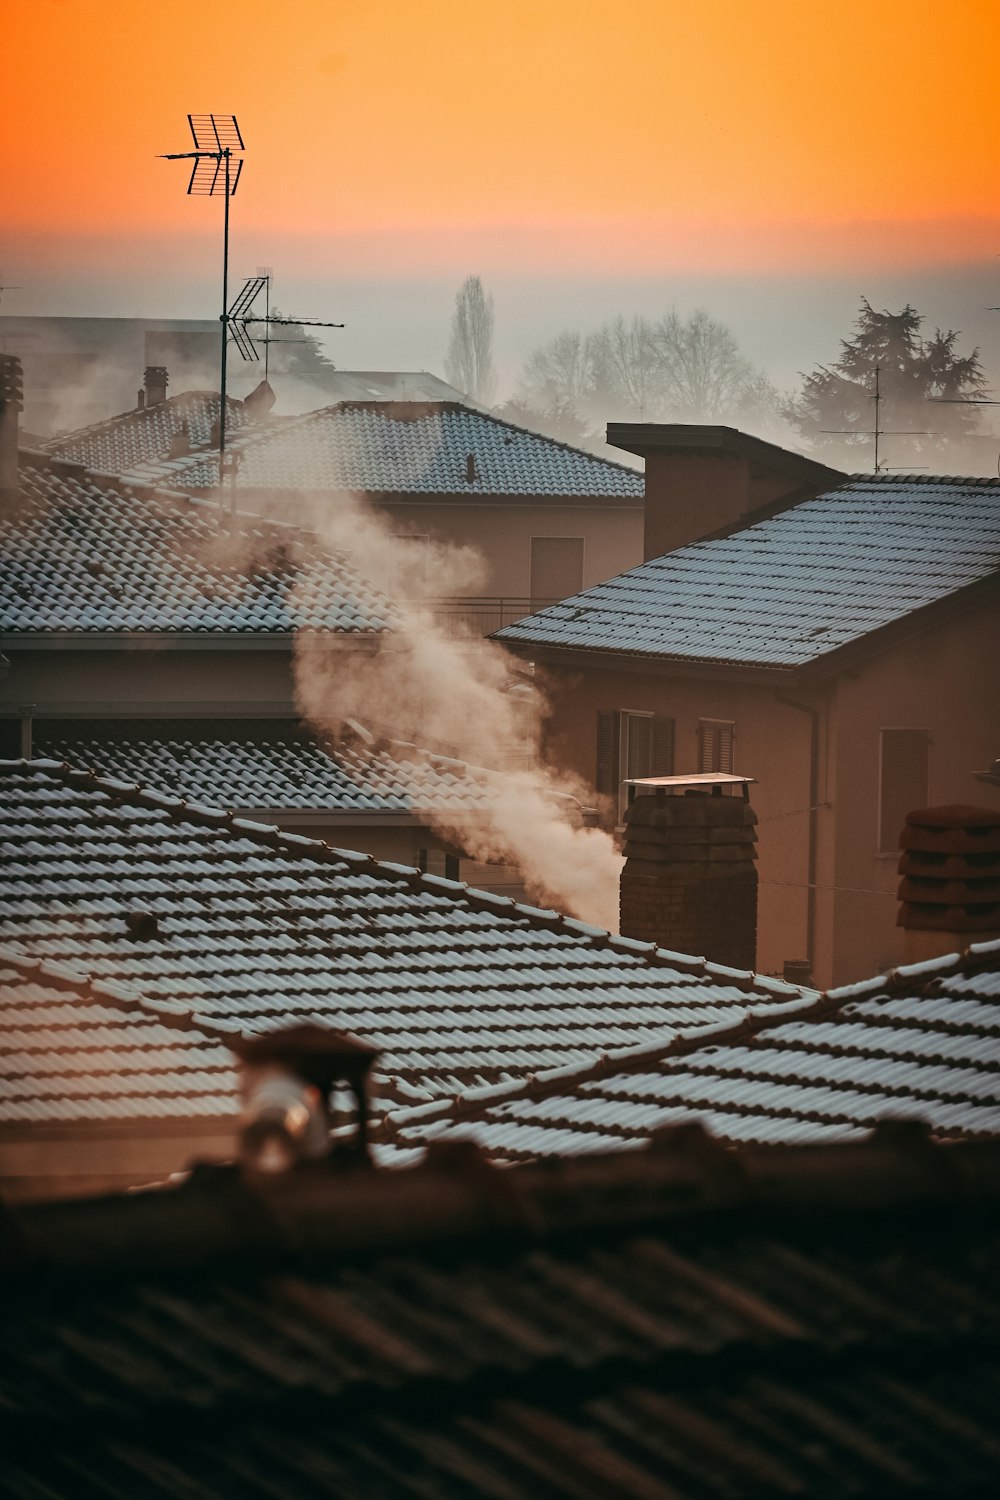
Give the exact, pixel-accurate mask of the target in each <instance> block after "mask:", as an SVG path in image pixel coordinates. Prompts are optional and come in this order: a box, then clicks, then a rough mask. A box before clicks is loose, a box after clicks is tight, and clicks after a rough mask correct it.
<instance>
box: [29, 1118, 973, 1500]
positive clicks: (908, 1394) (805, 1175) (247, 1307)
mask: <svg viewBox="0 0 1000 1500" xmlns="http://www.w3.org/2000/svg"><path fill="white" fill-rule="evenodd" d="M998 1153H1000V1148H998V1146H997V1145H996V1144H995V1143H993V1144H991V1145H988V1146H981V1147H976V1146H969V1145H961V1146H952V1147H935V1146H932V1145H929V1144H926V1143H924V1142H921V1141H915V1142H909V1141H908V1140H905V1139H898V1138H896V1139H893V1138H891V1137H889V1136H886V1135H883V1136H882V1137H881V1138H880V1139H876V1140H873V1141H872V1142H870V1143H866V1144H864V1145H862V1146H859V1147H854V1148H851V1147H848V1148H833V1149H830V1148H812V1149H806V1150H802V1151H798V1152H795V1151H791V1152H789V1151H788V1150H786V1149H781V1150H777V1151H775V1150H771V1151H758V1152H756V1153H744V1154H742V1155H741V1156H740V1157H737V1158H734V1157H733V1156H732V1154H731V1153H726V1152H724V1151H720V1150H719V1149H718V1148H717V1147H716V1148H713V1145H712V1143H711V1141H709V1140H700V1139H698V1140H693V1141H692V1140H688V1141H685V1140H683V1139H682V1140H680V1141H673V1142H664V1143H662V1145H661V1147H660V1149H659V1150H657V1151H649V1152H643V1153H638V1154H636V1155H634V1156H632V1157H631V1158H624V1157H610V1158H604V1159H603V1160H602V1159H595V1158H592V1159H590V1160H588V1161H586V1162H580V1163H573V1164H558V1165H557V1166H555V1167H552V1166H547V1167H546V1168H545V1169H544V1170H543V1169H539V1168H532V1167H521V1168H514V1169H512V1170H510V1171H509V1172H506V1173H504V1174H503V1178H502V1180H501V1178H500V1174H495V1173H493V1172H492V1171H491V1169H490V1168H489V1167H488V1166H486V1165H485V1164H483V1163H481V1162H477V1161H474V1160H473V1161H469V1162H467V1163H465V1164H463V1162H462V1160H461V1159H459V1158H456V1157H455V1156H454V1154H451V1155H449V1157H448V1158H446V1159H444V1160H442V1161H441V1162H440V1163H439V1164H438V1163H434V1162H428V1163H427V1164H426V1165H424V1166H422V1167H419V1168H416V1169H414V1170H413V1171H404V1172H398V1173H377V1172H363V1171H362V1172H358V1171H354V1172H351V1173H337V1172H331V1173H324V1172H323V1171H322V1170H321V1169H319V1170H317V1169H315V1168H313V1169H312V1170H309V1171H306V1172H304V1173H291V1174H289V1175H288V1176H287V1177H286V1178H284V1179H281V1178H279V1179H276V1180H274V1181H272V1182H271V1183H268V1182H261V1181H260V1179H259V1178H258V1179H257V1181H256V1182H251V1181H248V1180H247V1179H246V1178H243V1177H242V1176H241V1175H240V1174H239V1173H236V1172H227V1171H224V1170H223V1171H217V1172H211V1173H205V1174H203V1175H201V1176H200V1177H197V1178H195V1179H194V1180H192V1181H191V1182H190V1183H189V1184H188V1185H187V1186H186V1187H184V1188H183V1189H181V1190H178V1191H170V1190H166V1191H161V1192H153V1193H143V1194H133V1195H131V1196H129V1197H123V1198H117V1199H104V1200H102V1201H95V1202H90V1203H78V1204H76V1205H74V1204H46V1205H39V1206H36V1207H34V1208H24V1207H22V1208H19V1209H15V1210H14V1211H13V1212H11V1213H10V1214H9V1215H6V1216H5V1223H4V1227H3V1231H2V1233H0V1253H2V1255H3V1261H4V1267H5V1285H6V1290H7V1293H8V1295H7V1297H6V1299H5V1305H4V1311H3V1314H2V1324H0V1332H2V1337H3V1343H4V1350H5V1358H4V1362H3V1368H2V1371H0V1445H2V1452H3V1459H2V1462H3V1466H4V1480H5V1492H6V1493H8V1494H11V1495H15V1496H18V1497H23V1500H29V1497H30V1500H36V1497H41V1496H45V1497H46V1500H78V1497H80V1496H81V1495H83V1494H86V1495H87V1496H88V1497H93V1500H104V1497H107V1500H111V1497H121V1496H126V1495H127V1496H128V1497H129V1500H153V1497H159V1496H163V1495H192V1496H195V1495H196V1496H198V1497H199V1500H223V1497H226V1500H229V1497H231V1496H233V1495H237V1494H238V1495H240V1496H243V1497H246V1500H265V1497H266V1500H276V1497H288V1500H291V1497H293V1496H294V1497H295V1500H307V1497H316V1500H318V1497H320V1496H329V1495H337V1496H342V1497H350V1500H355V1497H356V1500H371V1497H375V1496H378V1497H379V1500H403V1497H408V1500H412V1497H414V1496H421V1497H423V1500H482V1497H487V1496H488V1497H491V1500H515V1497H521V1496H526V1495H530V1496H532V1497H533V1500H618V1497H621V1496H635V1497H638V1500H708V1497H714V1496H719V1495H726V1496H729V1497H732V1500H774V1496H776V1495H789V1496H798V1497H800V1500H833V1497H840V1496H844V1495H852V1496H856V1497H859V1500H912V1497H914V1496H917V1495H941V1496H944V1495H947V1496H949V1497H952V1500H985V1497H986V1496H989V1495H994V1494H996V1492H997V1489H998V1487H1000V1441H998V1438H997V1433H996V1404H997V1399H998V1396H1000V1282H998V1278H997V1275H996V1259H997V1255H998V1253H1000V1231H998V1219H997V1214H996V1208H997V1201H998V1196H1000V1159H998Z"/></svg>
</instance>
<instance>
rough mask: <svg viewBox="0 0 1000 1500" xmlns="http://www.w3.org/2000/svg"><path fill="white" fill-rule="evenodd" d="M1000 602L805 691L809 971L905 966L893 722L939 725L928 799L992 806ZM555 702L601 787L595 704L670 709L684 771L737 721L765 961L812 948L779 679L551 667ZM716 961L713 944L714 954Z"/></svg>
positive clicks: (802, 735) (578, 756) (570, 748)
mask: <svg viewBox="0 0 1000 1500" xmlns="http://www.w3.org/2000/svg"><path fill="white" fill-rule="evenodd" d="M998 663H1000V603H998V604H992V605H989V606H982V607H980V608H978V609H976V610H975V611H970V612H969V613H967V614H965V615H962V616H961V617H957V618H955V619H953V620H952V621H951V622H949V623H946V624H944V625H939V626H937V627H935V628H934V629H933V630H931V631H927V632H925V633H923V634H921V635H918V636H914V638H913V639H912V640H910V641H909V642H907V643H905V644H901V645H897V646H895V647H893V648H892V649H890V650H887V651H885V652H884V653H882V654H880V655H878V656H876V657H873V658H871V659H869V660H868V661H866V662H864V663H863V664H862V665H860V666H858V667H857V668H855V669H854V670H852V671H851V672H850V673H844V674H842V675H840V676H838V677H837V678H835V679H831V680H830V682H829V683H828V684H827V685H825V686H823V687H819V688H816V689H815V690H813V691H811V692H810V693H809V694H805V693H797V692H796V693H790V694H789V695H788V696H790V697H793V698H794V699H796V701H803V702H807V703H808V704H810V705H812V706H813V707H815V708H816V710H817V712H818V764H817V787H816V803H815V804H813V805H814V807H815V813H814V817H815V826H816V849H815V880H814V885H815V896H814V901H815V931H814V950H813V980H814V983H815V984H817V985H819V986H820V987H823V988H826V987H829V986H830V985H834V984H846V983H850V982H852V981H854V980H857V979H862V978H866V977H869V976H870V975H872V974H875V973H878V972H880V971H882V970H885V969H887V968H891V967H892V966H893V965H895V964H897V963H902V962H904V952H903V940H902V938H903V935H902V932H901V930H900V929H899V928H897V927H896V912H897V904H896V895H895V893H896V886H897V883H898V878H899V877H898V875H897V872H896V863H897V859H898V852H897V851H895V850H893V851H892V852H890V853H880V852H879V849H878V818H879V777H880V750H879V732H880V730H881V729H885V728H889V729H891V728H897V729H898V728H911V729H923V730H927V731H928V735H929V753H928V785H927V805H928V806H935V805H939V804H944V803H954V802H962V803H973V804H979V805H982V806H987V807H995V806H997V804H998V802H1000V788H997V787H991V786H988V785H985V784H983V783H981V782H977V781H975V780H974V775H973V773H974V772H976V771H982V770H985V769H986V768H987V767H988V766H990V765H991V764H992V762H993V761H994V759H995V758H996V757H997V756H998V755H1000V667H998ZM540 673H541V676H542V680H543V682H544V683H545V684H547V687H548V691H549V695H550V699H551V704H552V710H551V715H550V719H549V723H548V729H547V738H546V745H547V750H548V753H549V754H550V755H551V756H553V758H554V759H556V761H557V762H558V763H559V764H561V765H564V766H566V767H567V768H569V769H571V770H573V771H575V772H576V773H577V774H578V775H579V776H580V777H581V778H582V779H583V780H584V782H585V783H586V785H587V786H588V787H594V786H595V784H596V760H597V734H596V719H597V713H598V711H599V710H608V709H619V710H621V709H624V710H629V709H632V710H638V711H643V710H645V711H649V712H653V713H656V714H657V715H669V716H671V717H673V718H674V720H675V756H674V770H675V772H676V773H678V774H682V773H685V772H692V771H695V770H697V769H698V761H697V753H698V720H699V719H702V718H706V719H721V720H731V721H732V722H734V723H735V726H736V739H735V757H734V765H733V769H734V770H735V771H737V772H739V773H740V774H742V775H747V776H753V777H755V778H756V785H755V786H753V787H751V789H750V797H751V803H752V805H753V807H754V808H755V809H756V811H757V814H758V818H759V823H758V829H757V833H758V870H759V875H760V907H759V921H758V946H757V967H758V969H759V970H760V971H761V972H762V973H771V974H780V973H781V970H782V968H783V965H784V962H785V961H786V960H788V959H798V958H804V957H805V956H806V951H807V922H808V887H809V809H810V805H811V804H810V777H809V762H810V737H811V723H810V718H809V715H808V714H806V713H804V712H802V711H801V710H799V709H796V708H793V707H792V706H791V705H790V704H788V703H783V702H782V701H781V694H780V690H779V689H776V688H774V687H767V686H763V685H760V686H757V685H754V684H750V683H741V682H735V681H732V682H730V681H726V680H725V679H721V678H709V677H706V678H695V677H669V676H667V675H663V674H659V673H656V672H653V671H650V670H639V671H634V670H617V669H613V668H609V667H603V666H593V667H588V668H586V669H579V668H577V669H569V668H555V667H552V666H548V665H547V666H545V667H544V668H541V669H540ZM709 957H711V955H709Z"/></svg>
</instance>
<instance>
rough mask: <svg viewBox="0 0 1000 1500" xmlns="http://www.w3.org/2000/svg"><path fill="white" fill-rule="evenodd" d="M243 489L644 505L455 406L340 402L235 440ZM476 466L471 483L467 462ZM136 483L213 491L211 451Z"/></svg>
mask: <svg viewBox="0 0 1000 1500" xmlns="http://www.w3.org/2000/svg"><path fill="white" fill-rule="evenodd" d="M232 450H233V453H234V454H238V455H239V463H238V469H237V480H236V483H237V489H238V490H258V489H269V490H283V491H289V490H303V491H321V490H333V491H337V490H349V491H358V492H362V493H365V492H367V493H373V494H386V493H392V494H429V495H461V496H463V497H464V498H467V499H470V500H474V499H475V498H476V497H479V498H482V497H484V496H485V497H492V496H499V495H532V496H546V495H552V496H560V497H565V496H573V497H577V498H580V499H587V498H595V499H597V498H599V499H602V500H619V501H622V502H628V503H630V504H633V505H637V504H639V503H641V501H642V497H643V494H644V484H645V481H644V479H643V476H642V475H641V474H637V473H636V471H635V470H634V469H630V468H627V467H626V466H625V465H624V464H617V463H611V462H609V461H608V460H607V459H603V458H596V457H595V456H594V455H593V454H592V453H585V452H583V451H582V450H580V449H578V448H569V447H567V446H566V444H564V443H558V442H556V441H555V440H554V439H552V438H547V437H542V436H540V435H539V434H538V433H536V432H529V431H527V430H526V429H525V428H523V427H514V426H512V425H511V424H510V423H509V422H503V421H501V420H500V419H499V418H498V417H493V416H490V415H489V414H488V413H486V412H480V411H474V410H472V409H471V408H470V407H467V406H461V405H459V404H458V403H457V402H449V401H440V402H405V401H400V402H384V401H383V402H379V401H344V402H340V403H339V404H337V405H334V406H328V407H325V408H323V409H322V410H321V411H315V412H310V413H308V414H307V415H306V416H303V417H297V418H295V419H293V420H289V421H288V422H287V423H283V424H282V425H281V426H280V427H275V428H265V429H260V430H253V431H250V432H248V433H245V434H242V435H237V436H236V437H235V438H234V440H233V443H232ZM470 456H471V457H472V458H473V459H474V461H475V477H474V478H473V479H472V480H470V479H469V477H468V474H469V468H468V464H469V458H470ZM128 477H129V478H130V479H132V480H144V481H155V482H157V483H163V484H170V485H171V486H172V487H176V488H178V489H182V490H191V491H198V490H205V489H211V488H213V487H214V486H215V485H216V483H217V481H218V466H217V464H215V463H213V460H212V457H211V455H208V456H199V455H193V456H192V457H190V458H181V459H176V460H173V461H172V462H166V463H156V464H146V465H137V466H136V467H135V468H134V469H132V470H131V471H130V472H129V475H128Z"/></svg>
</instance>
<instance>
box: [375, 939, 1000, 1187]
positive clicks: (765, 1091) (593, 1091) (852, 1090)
mask: <svg viewBox="0 0 1000 1500" xmlns="http://www.w3.org/2000/svg"><path fill="white" fill-rule="evenodd" d="M998 1064H1000V942H990V943H983V944H977V945H974V946H973V947H971V948H970V949H969V950H968V951H967V952H966V953H965V954H964V955H957V954H951V955H948V956H946V957H944V958H938V959H932V960H928V961H927V962H926V963H921V964H912V965H910V966H908V967H905V968H901V969H897V970H896V971H895V972H894V973H892V974H889V975H886V976H884V977H881V978H875V979H870V980H866V981H864V982H863V983H861V984H853V985H847V986H844V987H843V988H840V989H835V990H831V991H829V992H828V993H827V994H825V995H821V996H818V997H816V998H815V999H814V1000H813V1002H812V1003H808V1002H807V1004H806V1005H805V1006H804V1007H802V1008H801V1009H800V1010H799V1012H798V1014H796V1015H794V1016H791V1017H787V1016H782V1015H781V1013H780V1012H779V1011H771V1012H770V1013H768V1012H765V1011H760V1010H758V1011H755V1012H754V1013H752V1014H750V1015H748V1016H747V1017H745V1018H744V1019H742V1020H741V1021H740V1022H739V1023H738V1024H737V1025H735V1026H726V1025H722V1026H719V1027H718V1028H715V1029H713V1030H712V1031H701V1032H699V1033H688V1034H679V1035H676V1036H674V1037H672V1038H669V1039H667V1040H666V1041H665V1042H664V1043H662V1044H657V1043H655V1042H654V1043H653V1044H652V1045H650V1046H646V1047H639V1048H633V1049H631V1050H629V1049H627V1048H622V1049H619V1050H618V1051H616V1052H612V1053H609V1055H608V1056H607V1057H605V1058H599V1059H596V1060H594V1061H592V1062H590V1063H588V1064H585V1065H584V1066H582V1067H580V1068H575V1069H574V1068H561V1069H553V1070H551V1071H550V1072H539V1073H537V1074H536V1075H535V1076H534V1077H533V1078H530V1079H527V1080H521V1081H520V1082H517V1083H510V1084H507V1085H504V1086H503V1087H501V1088H493V1089H483V1090H481V1091H478V1092H477V1091H472V1090H470V1091H467V1092H466V1093H465V1094H464V1096H463V1097H462V1098H460V1099H455V1100H450V1101H439V1102H435V1103H432V1104H427V1105H424V1106H418V1107H416V1108H412V1109H401V1110H398V1111H396V1112H394V1113H392V1114H390V1115H389V1116H388V1118H387V1120H386V1121H385V1122H384V1123H383V1127H382V1132H381V1138H382V1139H383V1140H384V1141H386V1142H387V1143H389V1142H393V1143H396V1144H397V1145H398V1146H401V1147H405V1148H411V1149H412V1148H414V1147H416V1146H418V1145H422V1144H424V1143H425V1142H427V1141H432V1140H440V1139H442V1138H444V1139H455V1140H471V1141H475V1142H476V1143H477V1144H478V1145H479V1146H481V1147H482V1148H483V1149H484V1150H485V1151H487V1152H488V1153H489V1155H490V1156H491V1157H495V1158H497V1159H501V1160H504V1161H517V1160H525V1159H532V1158H535V1157H545V1156H573V1155H579V1154H583V1153H586V1152H591V1151H615V1150H623V1149H626V1148H633V1147H636V1146H639V1145H642V1144H643V1143H644V1142H646V1141H648V1139H649V1137H650V1135H651V1134H652V1133H653V1132H655V1131H657V1130H660V1129H663V1128H665V1127H667V1126H671V1125H678V1124H684V1123H686V1122H690V1121H695V1120H697V1121H700V1122H702V1123H703V1124H704V1125H705V1126H706V1127H707V1128H708V1129H710V1130H711V1131H712V1133H713V1135H715V1136H717V1137H718V1138H719V1139H720V1140H723V1141H726V1142H728V1143H730V1144H732V1145H739V1146H745V1145H747V1144H754V1143H757V1144H762V1143H769V1142H775V1143H783V1144H786V1145H791V1144H799V1143H802V1142H822V1141H849V1140H856V1139H858V1138H859V1137H860V1136H861V1135H863V1134H864V1132H865V1131H866V1130H869V1129H871V1128H872V1126H874V1125H875V1124H876V1123H877V1122H879V1121H880V1120H885V1119H891V1118H892V1117H900V1116H904V1117H907V1118H910V1119H914V1118H919V1119H922V1120H924V1121H926V1122H927V1124H928V1126H929V1127H930V1129H931V1130H932V1131H933V1133H934V1134H935V1135H937V1136H941V1137H944V1138H948V1139H964V1138H976V1137H989V1136H997V1135H1000V1065H998Z"/></svg>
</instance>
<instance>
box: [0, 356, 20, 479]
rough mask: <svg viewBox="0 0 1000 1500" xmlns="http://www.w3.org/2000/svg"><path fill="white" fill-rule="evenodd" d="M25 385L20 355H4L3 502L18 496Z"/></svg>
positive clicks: (0, 407)
mask: <svg viewBox="0 0 1000 1500" xmlns="http://www.w3.org/2000/svg"><path fill="white" fill-rule="evenodd" d="M23 393H24V382H23V378H22V375H21V361H20V360H19V359H18V357H17V355H16V354H0V503H6V504H8V505H10V504H12V503H13V502H14V501H15V500H16V498H17V493H18V485H17V439H18V413H19V412H20V411H21V409H22V396H23Z"/></svg>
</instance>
